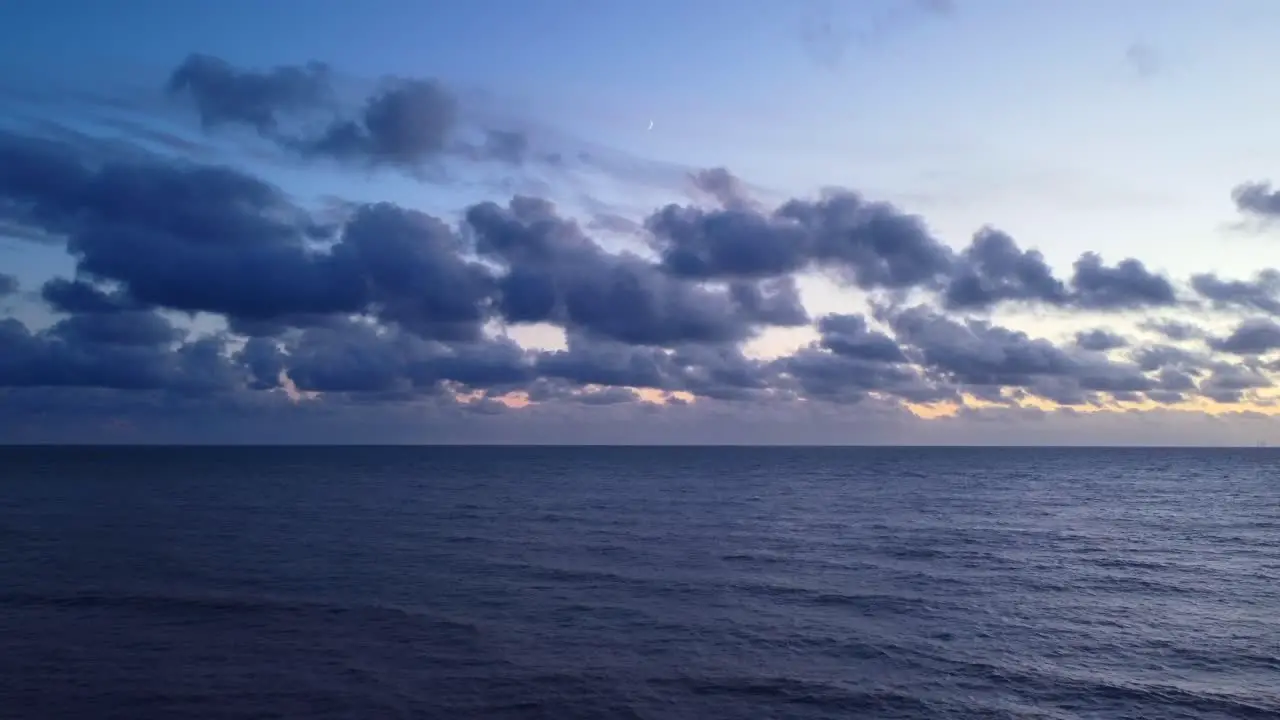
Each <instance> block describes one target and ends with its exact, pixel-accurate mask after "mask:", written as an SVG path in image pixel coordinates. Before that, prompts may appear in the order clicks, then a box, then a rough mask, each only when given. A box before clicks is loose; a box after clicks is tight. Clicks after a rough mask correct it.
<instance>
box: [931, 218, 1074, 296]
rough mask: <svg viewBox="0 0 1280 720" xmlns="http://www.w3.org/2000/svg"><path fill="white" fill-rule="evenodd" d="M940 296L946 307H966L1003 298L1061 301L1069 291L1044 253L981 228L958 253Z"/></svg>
mask: <svg viewBox="0 0 1280 720" xmlns="http://www.w3.org/2000/svg"><path fill="white" fill-rule="evenodd" d="M943 298H944V302H945V304H946V306H947V307H949V308H952V309H967V308H988V307H991V306H992V305H996V304H998V303H1000V302H1004V301H1039V302H1044V303H1048V304H1051V305H1064V304H1066V303H1067V301H1068V298H1069V293H1068V290H1067V287H1066V285H1064V284H1063V282H1062V281H1061V280H1058V279H1057V278H1055V277H1054V276H1053V270H1051V269H1050V268H1049V265H1048V263H1046V262H1045V259H1044V255H1042V254H1041V253H1039V252H1038V251H1036V250H1022V249H1020V248H1019V247H1018V245H1017V243H1015V242H1014V240H1013V238H1011V237H1009V236H1008V235H1006V234H1005V233H1002V232H1000V231H999V230H995V229H993V228H984V229H983V230H981V231H979V232H978V233H977V234H976V235H975V236H974V238H973V242H972V243H970V245H969V247H967V248H965V250H964V251H963V252H962V253H961V255H960V259H959V262H958V263H957V264H956V269H955V271H954V272H953V274H952V277H951V280H950V282H949V284H948V285H947V288H946V291H945V293H944V295H943Z"/></svg>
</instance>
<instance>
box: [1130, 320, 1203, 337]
mask: <svg viewBox="0 0 1280 720" xmlns="http://www.w3.org/2000/svg"><path fill="white" fill-rule="evenodd" d="M1138 327H1139V328H1141V329H1143V330H1148V331H1150V332H1153V333H1156V334H1157V335H1162V336H1164V337H1165V338H1166V339H1169V340H1172V341H1174V342H1186V341H1188V340H1199V339H1201V338H1204V337H1206V336H1207V335H1208V333H1207V332H1206V331H1205V330H1204V328H1202V327H1199V326H1197V325H1193V324H1191V323H1189V322H1182V321H1179V320H1154V319H1147V320H1142V321H1140V322H1139V323H1138Z"/></svg>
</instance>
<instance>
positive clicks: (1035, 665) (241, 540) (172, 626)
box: [0, 447, 1280, 720]
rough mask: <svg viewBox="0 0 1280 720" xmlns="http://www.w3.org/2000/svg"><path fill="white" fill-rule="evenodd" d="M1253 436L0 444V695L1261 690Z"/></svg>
mask: <svg viewBox="0 0 1280 720" xmlns="http://www.w3.org/2000/svg"><path fill="white" fill-rule="evenodd" d="M1278 469H1280V452H1276V451H1272V450H1268V449H1242V450H1200V449H1176V450H1175V449H1130V450H1124V449H1105V450H1103V449H987V448H983V449H977V448H974V449H948V448H737V447H735V448H552V447H543V448H532V447H529V448H512V447H448V448H446V447H426V448H372V447H370V448H96V449H95V448H7V449H0V718H4V720H25V719H27V718H32V719H35V718H39V719H40V720H53V719H60V718H75V719H77V720H80V719H82V718H122V719H123V718H128V719H129V720H144V719H147V718H166V719H173V718H179V719H185V718H200V719H202V720H205V719H215V720H216V719H222V718H226V719H231V718H236V719H240V718H255V719H256V718H362V719H363V718H370V719H372V718H449V719H455V718H555V719H557V720H559V719H567V718H692V719H696V720H712V719H714V718H751V719H752V720H760V719H764V718H797V719H799V718H860V717H867V718H1161V719H1173V718H1264V717H1265V718H1276V717H1280V473H1278V472H1277V470H1278Z"/></svg>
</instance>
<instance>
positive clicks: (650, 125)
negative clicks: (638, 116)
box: [649, 120, 653, 130]
mask: <svg viewBox="0 0 1280 720" xmlns="http://www.w3.org/2000/svg"><path fill="white" fill-rule="evenodd" d="M649 129H650V130H652V129H653V121H652V120H650V121H649Z"/></svg>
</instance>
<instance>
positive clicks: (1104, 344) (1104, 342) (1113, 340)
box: [1075, 328, 1129, 352]
mask: <svg viewBox="0 0 1280 720" xmlns="http://www.w3.org/2000/svg"><path fill="white" fill-rule="evenodd" d="M1075 339H1076V345H1077V346H1079V347H1080V348H1082V349H1084V350H1095V351H1098V352H1106V351H1107V350H1115V349H1117V348H1122V347H1125V346H1127V345H1128V344H1129V341H1128V340H1126V339H1124V337H1122V336H1120V335H1117V334H1116V333H1113V332H1111V331H1109V330H1103V329H1101V328H1097V329H1094V330H1087V331H1084V332H1078V333H1076V338H1075Z"/></svg>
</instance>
